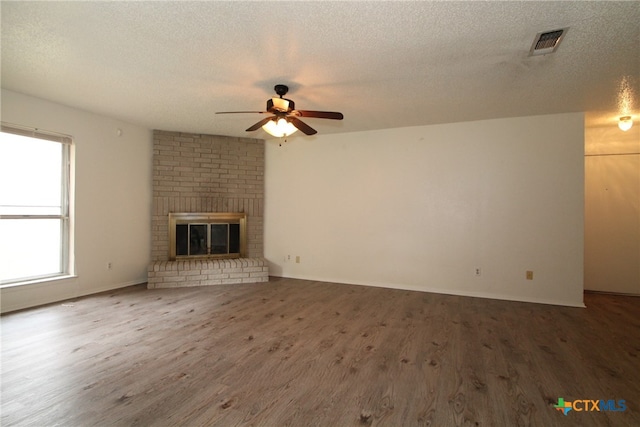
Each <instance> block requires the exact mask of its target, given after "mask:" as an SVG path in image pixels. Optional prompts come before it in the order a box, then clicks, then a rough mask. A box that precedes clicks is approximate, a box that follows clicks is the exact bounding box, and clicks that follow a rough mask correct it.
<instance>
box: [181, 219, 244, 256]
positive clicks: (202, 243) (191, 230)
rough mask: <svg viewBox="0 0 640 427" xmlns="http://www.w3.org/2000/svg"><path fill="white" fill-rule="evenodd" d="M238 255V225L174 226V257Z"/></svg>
mask: <svg viewBox="0 0 640 427" xmlns="http://www.w3.org/2000/svg"><path fill="white" fill-rule="evenodd" d="M239 253H240V224H221V223H211V224H193V223H192V224H176V255H177V256H198V255H227V254H228V255H233V254H239Z"/></svg>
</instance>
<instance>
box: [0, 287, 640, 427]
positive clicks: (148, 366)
mask: <svg viewBox="0 0 640 427" xmlns="http://www.w3.org/2000/svg"><path fill="white" fill-rule="evenodd" d="M585 303H586V305H587V308H586V309H581V308H567V307H558V306H548V305H539V304H528V303H517V302H506V301H496V300H490V299H477V298H466V297H456V296H447V295H437V294H428V293H419V292H409V291H401V290H390V289H382V288H372V287H364V286H349V285H338V284H330V283H322V282H313V281H302V280H293V279H277V278H272V279H271V281H270V282H269V283H261V284H247V285H224V286H217V287H207V288H189V289H158V290H146V289H145V288H144V287H141V286H134V287H130V288H126V289H120V290H117V291H113V292H108V293H103V294H99V295H94V296H91V297H86V298H81V299H77V300H74V301H67V302H64V303H58V304H54V305H50V306H46V307H41V308H35V309H30V310H25V311H21V312H17V313H10V314H7V315H4V316H2V318H1V322H2V396H1V397H2V414H1V424H2V426H5V427H6V426H83V427H84V426H236V425H238V426H245V425H246V426H251V425H255V426H351V425H353V426H363V425H364V426H367V425H372V426H375V425H380V426H382V425H384V426H419V425H425V426H520V425H522V426H527V425H532V426H556V425H557V426H565V425H571V426H577V425H580V426H609V425H610V426H638V425H640V319H639V316H638V314H639V313H640V298H634V297H621V296H611V295H601V294H586V296H585ZM560 397H562V398H564V400H565V401H574V400H583V399H589V400H598V399H600V400H602V399H604V400H609V399H614V400H616V401H618V400H621V399H622V400H625V401H626V407H627V409H626V410H625V411H618V412H614V411H607V412H604V411H600V412H588V411H581V412H579V411H577V410H573V411H570V412H568V414H567V415H566V416H565V415H563V414H562V412H559V411H557V410H556V409H554V404H556V402H557V400H558V398H560Z"/></svg>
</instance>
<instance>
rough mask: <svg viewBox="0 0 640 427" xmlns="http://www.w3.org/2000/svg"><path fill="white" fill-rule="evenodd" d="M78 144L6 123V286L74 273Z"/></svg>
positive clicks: (2, 270)
mask: <svg viewBox="0 0 640 427" xmlns="http://www.w3.org/2000/svg"><path fill="white" fill-rule="evenodd" d="M71 149H72V140H71V137H69V136H67V135H60V134H55V133H51V132H45V131H41V130H39V129H25V128H20V127H17V126H14V125H7V124H4V123H3V124H2V131H1V132H0V284H2V285H6V284H13V283H17V282H25V281H32V280H37V279H44V278H51V277H56V276H64V275H68V274H71V272H72V265H71V264H72V261H71V260H72V257H71V249H70V248H71V237H70V236H71V218H70V190H69V188H70V176H71V161H70V159H71Z"/></svg>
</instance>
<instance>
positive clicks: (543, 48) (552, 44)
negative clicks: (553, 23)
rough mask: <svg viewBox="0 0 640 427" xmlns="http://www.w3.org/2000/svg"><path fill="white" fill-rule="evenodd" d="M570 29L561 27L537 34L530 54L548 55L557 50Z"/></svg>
mask: <svg viewBox="0 0 640 427" xmlns="http://www.w3.org/2000/svg"><path fill="white" fill-rule="evenodd" d="M568 30H569V28H561V29H559V30H553V31H545V32H543V33H538V34H536V37H535V39H533V44H532V45H531V49H530V50H529V56H536V55H546V54H548V53H553V52H555V51H556V50H557V49H558V46H559V45H560V42H561V41H562V39H563V38H564V36H565V34H567V31H568Z"/></svg>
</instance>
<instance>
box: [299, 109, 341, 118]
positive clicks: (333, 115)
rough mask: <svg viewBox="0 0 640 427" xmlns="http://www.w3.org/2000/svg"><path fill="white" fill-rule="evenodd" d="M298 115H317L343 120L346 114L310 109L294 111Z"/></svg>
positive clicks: (317, 116) (318, 116)
mask: <svg viewBox="0 0 640 427" xmlns="http://www.w3.org/2000/svg"><path fill="white" fill-rule="evenodd" d="M293 114H295V115H296V116H300V117H315V118H318V119H332V120H342V119H344V116H343V115H342V113H338V112H337V111H309V110H295V111H294V112H293Z"/></svg>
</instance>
